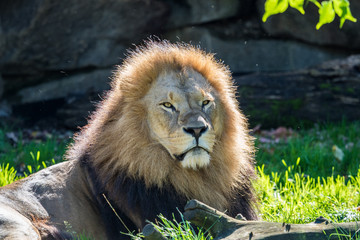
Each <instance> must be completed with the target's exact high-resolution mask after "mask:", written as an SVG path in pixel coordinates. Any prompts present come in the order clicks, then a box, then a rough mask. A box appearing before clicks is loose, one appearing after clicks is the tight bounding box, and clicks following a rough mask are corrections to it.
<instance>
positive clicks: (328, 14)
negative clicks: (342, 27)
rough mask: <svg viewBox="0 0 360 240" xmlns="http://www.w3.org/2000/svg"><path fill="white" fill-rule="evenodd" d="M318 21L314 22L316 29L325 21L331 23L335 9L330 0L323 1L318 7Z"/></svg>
mask: <svg viewBox="0 0 360 240" xmlns="http://www.w3.org/2000/svg"><path fill="white" fill-rule="evenodd" d="M319 15H320V17H319V22H318V23H317V24H316V29H318V30H319V29H320V27H321V26H322V25H324V24H326V23H331V22H332V21H334V19H335V11H334V8H333V4H332V2H331V1H323V2H322V3H321V7H320V8H319Z"/></svg>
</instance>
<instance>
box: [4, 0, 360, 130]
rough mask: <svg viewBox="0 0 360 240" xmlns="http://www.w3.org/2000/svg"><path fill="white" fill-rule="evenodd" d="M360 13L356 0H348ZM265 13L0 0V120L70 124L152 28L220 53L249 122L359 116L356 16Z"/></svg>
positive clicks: (224, 4) (241, 4) (244, 5)
mask: <svg viewBox="0 0 360 240" xmlns="http://www.w3.org/2000/svg"><path fill="white" fill-rule="evenodd" d="M350 2H351V6H350V7H351V10H352V14H353V16H354V17H355V18H357V19H358V20H359V19H360V1H354V0H353V1H350ZM305 11H306V14H305V15H301V14H300V13H299V12H297V11H296V10H294V9H288V10H287V11H286V12H285V13H283V14H280V15H276V16H272V17H270V18H269V19H268V20H267V22H266V23H263V22H262V21H261V17H262V14H263V12H264V0H221V1H220V0H195V1H191V0H87V1H73V0H71V1H70V0H61V1H51V0H2V1H0V121H2V122H7V123H10V124H17V125H19V126H30V127H31V126H41V127H57V128H66V129H76V127H77V126H83V125H85V124H86V118H87V116H88V114H89V112H91V111H92V110H93V109H94V103H96V102H97V101H99V99H101V95H102V94H103V91H104V90H107V89H109V85H108V83H109V81H110V77H111V75H112V72H113V71H114V70H115V66H116V65H119V64H121V62H122V59H123V58H124V57H125V54H126V52H127V49H133V48H134V44H140V43H142V42H143V40H144V39H147V38H148V37H151V36H157V37H159V38H160V39H168V40H170V41H171V42H176V41H184V42H187V43H191V44H193V45H196V46H199V47H200V48H202V49H203V50H205V51H207V52H213V53H216V57H217V58H218V59H221V60H222V61H224V63H225V64H226V65H228V66H229V67H230V69H231V71H232V73H233V77H234V80H235V82H236V84H237V86H238V97H239V102H240V107H241V109H242V110H243V112H244V113H245V115H246V116H247V117H248V118H249V121H250V124H251V126H252V127H255V126H259V124H261V125H262V127H264V128H271V127H276V126H280V125H281V126H286V127H293V128H295V127H297V126H299V125H301V126H304V125H311V124H313V123H314V122H329V121H330V122H336V121H341V120H344V119H346V120H348V121H353V120H359V119H360V55H357V54H359V53H360V23H359V22H358V23H352V22H349V21H347V22H346V23H345V24H344V26H343V28H342V29H339V21H338V19H337V20H335V22H333V23H331V24H326V25H324V26H323V27H322V28H321V29H320V30H316V29H315V26H316V23H317V21H318V17H319V14H318V12H317V11H318V9H317V8H316V7H315V6H313V5H309V6H308V7H307V8H306V9H305Z"/></svg>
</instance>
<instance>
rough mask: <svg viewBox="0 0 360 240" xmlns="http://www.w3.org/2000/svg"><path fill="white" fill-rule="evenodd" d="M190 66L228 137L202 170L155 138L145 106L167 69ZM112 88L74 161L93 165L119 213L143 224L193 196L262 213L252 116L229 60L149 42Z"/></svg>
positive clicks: (101, 189) (72, 154)
mask: <svg viewBox="0 0 360 240" xmlns="http://www.w3.org/2000/svg"><path fill="white" fill-rule="evenodd" d="M187 67H190V68H193V69H194V70H195V71H197V72H199V73H200V74H201V75H202V76H203V77H204V78H206V79H207V80H208V81H209V83H210V84H211V85H212V87H213V88H214V89H216V91H217V92H218V94H219V97H220V102H221V104H220V105H221V106H220V108H221V114H222V121H221V122H220V123H219V124H220V126H219V128H220V130H221V135H220V138H219V139H216V144H215V146H214V149H213V151H212V153H211V162H210V164H209V165H208V166H207V167H205V168H202V169H199V170H194V169H187V168H183V167H182V166H181V165H180V164H179V163H178V162H177V161H175V160H174V159H172V158H171V156H170V155H169V154H168V152H167V151H166V150H165V149H164V147H162V146H161V145H160V144H159V143H158V142H155V141H154V140H153V139H152V138H151V136H150V133H149V126H148V124H147V121H146V119H147V109H146V108H145V107H144V106H143V104H142V103H141V99H142V98H143V97H144V96H145V94H146V93H147V91H148V90H149V88H150V86H151V84H152V83H153V81H154V80H155V79H156V78H157V76H158V75H159V74H160V73H161V72H162V71H163V70H164V69H175V70H179V69H180V70H181V69H184V68H187ZM111 86H112V88H111V90H110V91H109V92H108V93H107V95H106V96H105V97H104V99H103V101H102V102H101V103H100V104H99V106H98V109H97V111H95V113H94V114H93V115H92V117H91V119H90V120H89V124H88V125H87V126H86V127H84V128H83V129H82V131H81V132H80V133H79V134H78V135H77V136H76V139H75V142H74V144H73V145H72V146H71V147H70V149H69V150H68V152H67V158H68V159H69V160H79V159H80V160H81V161H82V162H83V164H84V166H87V167H88V169H89V171H90V172H91V174H92V176H93V177H94V178H95V180H94V184H93V185H94V187H95V188H97V193H98V194H103V193H104V194H105V195H106V196H108V198H109V199H111V202H112V203H113V204H114V205H115V206H118V208H119V211H121V212H123V213H125V215H127V216H128V217H129V215H131V216H130V217H129V219H130V220H131V221H132V222H133V223H134V224H135V225H136V226H137V227H138V228H139V227H141V226H143V224H144V221H145V218H146V219H148V218H152V217H154V216H156V215H157V214H159V213H160V212H158V211H167V210H169V209H172V207H174V206H176V207H179V208H180V210H181V207H183V206H181V205H179V204H185V203H186V201H187V200H189V199H198V200H200V201H202V202H204V203H206V204H208V205H210V206H213V207H214V208H216V209H219V210H221V211H228V213H229V214H230V215H235V214H237V213H241V214H242V215H244V216H245V217H246V218H248V219H255V218H256V214H255V211H254V203H255V197H254V195H255V194H254V190H253V188H252V184H251V181H252V179H253V178H254V176H255V174H254V165H253V153H254V147H253V141H252V138H251V137H250V136H249V134H248V127H247V121H246V118H245V117H244V115H243V114H242V113H241V112H240V111H239V109H238V102H237V100H236V96H235V90H236V89H235V87H234V85H233V80H232V77H231V73H230V71H229V70H228V68H227V67H225V65H224V64H222V63H221V62H219V61H216V60H215V58H214V56H213V55H212V54H206V53H204V52H203V51H202V50H200V49H198V48H194V47H192V46H190V45H186V44H171V43H169V42H167V41H161V42H155V41H149V42H147V43H146V44H145V45H144V46H142V47H138V48H137V49H136V50H134V51H132V52H130V54H129V56H127V58H126V59H125V60H124V62H123V64H122V65H121V66H120V67H118V69H117V70H116V71H115V73H114V76H113V79H112V84H111ZM97 197H98V198H101V197H99V196H97ZM164 198H165V199H167V200H168V201H169V203H166V201H165V203H161V204H162V205H163V206H165V207H162V206H161V204H158V205H157V206H155V207H154V206H151V204H156V202H157V201H163V200H164ZM171 201H174V203H171ZM166 207H168V209H166ZM126 208H127V209H129V208H130V209H132V211H131V213H129V214H126V212H127V211H128V210H126ZM163 208H165V209H163ZM142 211H143V212H142ZM169 211H170V210H169ZM172 211H176V210H175V209H172ZM163 214H167V213H163ZM149 220H153V219H149Z"/></svg>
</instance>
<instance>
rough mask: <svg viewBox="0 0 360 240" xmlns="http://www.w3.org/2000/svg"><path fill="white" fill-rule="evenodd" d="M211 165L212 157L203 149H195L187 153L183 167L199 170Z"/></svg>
mask: <svg viewBox="0 0 360 240" xmlns="http://www.w3.org/2000/svg"><path fill="white" fill-rule="evenodd" d="M209 163H210V155H209V153H208V152H207V151H205V150H203V149H194V150H191V151H189V152H188V153H186V155H185V157H184V159H183V160H182V161H181V165H182V166H183V167H184V168H192V169H194V170H197V169H199V168H202V167H206V166H207V165H209Z"/></svg>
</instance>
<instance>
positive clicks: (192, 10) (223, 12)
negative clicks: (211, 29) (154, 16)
mask: <svg viewBox="0 0 360 240" xmlns="http://www.w3.org/2000/svg"><path fill="white" fill-rule="evenodd" d="M166 2H167V3H168V4H169V5H170V6H171V8H170V9H171V14H170V16H169V19H168V22H167V28H168V29H173V28H177V27H183V26H189V25H198V24H202V23H206V22H210V21H215V20H221V19H227V18H231V17H235V16H237V15H246V14H248V12H249V10H250V9H251V7H252V5H253V3H254V2H253V1H252V0H242V1H238V0H196V1H193V0H181V1H178V0H171V1H166Z"/></svg>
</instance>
